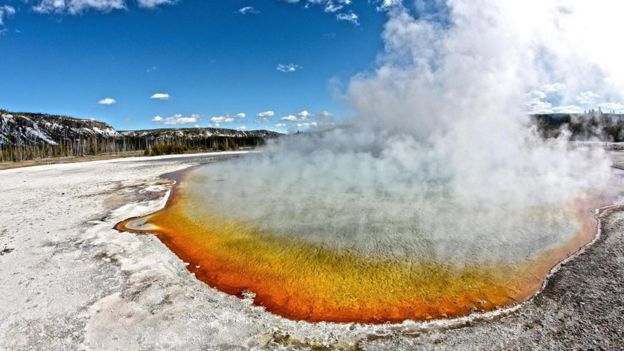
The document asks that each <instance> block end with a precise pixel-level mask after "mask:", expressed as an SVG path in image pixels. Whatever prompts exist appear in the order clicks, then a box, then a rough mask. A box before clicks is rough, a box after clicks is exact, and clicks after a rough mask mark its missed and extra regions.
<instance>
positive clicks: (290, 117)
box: [280, 115, 298, 122]
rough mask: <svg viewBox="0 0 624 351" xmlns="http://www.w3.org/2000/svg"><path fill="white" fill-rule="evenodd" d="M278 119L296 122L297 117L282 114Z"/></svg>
mask: <svg viewBox="0 0 624 351" xmlns="http://www.w3.org/2000/svg"><path fill="white" fill-rule="evenodd" d="M280 120H281V121H289V122H296V121H297V120H298V119H297V116H295V115H288V116H284V117H282V118H280Z"/></svg>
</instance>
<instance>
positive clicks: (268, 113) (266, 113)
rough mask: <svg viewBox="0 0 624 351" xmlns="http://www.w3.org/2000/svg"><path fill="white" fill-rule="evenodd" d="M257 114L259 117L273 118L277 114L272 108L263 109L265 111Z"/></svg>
mask: <svg viewBox="0 0 624 351" xmlns="http://www.w3.org/2000/svg"><path fill="white" fill-rule="evenodd" d="M257 116H258V117H259V118H271V117H273V116H275V111H272V110H268V111H263V112H260V113H258V115H257Z"/></svg>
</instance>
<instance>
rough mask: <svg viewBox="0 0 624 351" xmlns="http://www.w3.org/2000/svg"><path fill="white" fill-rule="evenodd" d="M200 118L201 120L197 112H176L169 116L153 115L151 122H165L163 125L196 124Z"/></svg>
mask: <svg viewBox="0 0 624 351" xmlns="http://www.w3.org/2000/svg"><path fill="white" fill-rule="evenodd" d="M200 120H201V116H200V115H198V114H192V115H190V116H184V115H182V114H176V115H173V116H171V117H161V116H155V117H154V118H152V122H153V123H155V124H165V125H185V124H197V123H198V122H199V121H200Z"/></svg>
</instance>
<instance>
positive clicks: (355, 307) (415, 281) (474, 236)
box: [118, 132, 598, 323]
mask: <svg viewBox="0 0 624 351" xmlns="http://www.w3.org/2000/svg"><path fill="white" fill-rule="evenodd" d="M333 133H336V132H333ZM333 133H329V134H333ZM300 138H301V141H303V140H308V139H310V138H312V139H314V138H315V137H308V136H301V137H300ZM291 142H295V143H297V145H298V147H297V148H296V149H291V151H285V150H288V148H285V147H284V145H288V144H289V143H291ZM317 142H318V140H317V141H314V142H312V144H315V145H317V144H316V143H317ZM318 145H320V144H318ZM404 146H405V147H408V146H407V145H404ZM292 150H297V151H292ZM308 151H309V152H308ZM377 151H379V150H377ZM408 154H409V155H411V153H408ZM398 155H401V157H398ZM398 155H394V156H393V155H391V154H389V153H388V150H387V149H385V151H381V152H376V151H375V150H369V149H367V148H366V147H365V148H360V149H358V148H352V149H349V151H346V150H342V151H335V152H332V153H329V152H328V150H327V149H323V148H320V149H319V150H315V151H312V150H306V148H305V147H302V146H301V143H300V141H297V140H296V137H295V138H293V139H291V140H290V141H289V140H286V141H284V142H282V143H281V144H280V146H279V147H278V148H277V149H276V150H269V151H267V152H265V153H263V154H257V155H247V156H245V157H242V158H239V159H233V160H228V161H224V162H219V163H213V164H207V165H203V166H200V167H197V168H194V169H191V170H189V171H185V172H183V173H182V174H179V175H178V176H177V178H178V184H177V185H176V186H175V188H174V190H173V192H172V195H171V197H170V199H169V202H168V204H167V206H166V207H165V208H164V209H163V210H161V211H159V212H156V213H154V214H152V215H149V216H146V217H144V218H139V219H131V220H128V221H126V222H124V223H121V224H120V225H119V226H118V228H119V229H121V230H129V231H134V232H149V233H154V234H156V235H157V236H158V237H159V238H160V239H161V240H162V241H163V243H165V244H166V245H167V246H168V247H169V248H170V249H171V250H172V251H174V252H175V253H176V254H177V255H178V256H179V257H180V258H181V259H182V260H184V261H185V262H188V263H189V266H188V267H189V269H190V270H191V271H192V272H193V273H195V275H196V276H197V278H198V279H200V280H202V281H204V282H205V283H207V284H208V285H210V286H212V287H214V288H217V289H219V290H221V291H223V292H226V293H228V294H233V295H237V296H242V295H248V294H249V293H251V294H252V296H254V303H255V304H257V305H260V306H264V307H265V308H266V309H267V311H269V312H272V313H275V314H278V315H280V316H283V317H286V318H290V319H294V320H305V321H311V322H318V321H331V322H362V323H383V322H400V321H403V320H428V319H436V318H451V317H458V316H463V315H467V314H470V313H473V312H482V311H489V310H493V309H496V308H499V307H501V306H509V305H511V304H515V303H519V302H523V301H526V300H527V299H529V298H530V297H532V296H533V295H534V294H535V293H536V292H537V291H538V290H539V289H540V288H541V286H542V284H543V282H544V279H545V278H546V276H547V275H548V272H549V271H550V269H551V268H552V267H553V266H555V265H556V264H557V263H558V262H560V261H561V260H563V259H565V258H566V257H568V256H569V255H570V254H572V253H574V252H576V251H577V250H578V249H579V248H581V247H582V246H584V245H586V244H587V243H588V242H590V241H591V240H592V239H593V238H594V235H595V233H596V223H595V222H594V218H593V216H592V214H593V212H592V209H593V208H596V207H597V206H598V197H597V196H594V195H595V194H594V195H591V194H592V193H591V192H589V191H588V192H584V193H580V192H573V193H567V194H566V193H562V192H561V188H562V187H563V188H564V189H568V188H569V186H570V184H566V183H565V182H570V180H569V179H552V183H549V182H546V183H544V182H543V180H542V181H541V182H535V179H531V177H543V176H544V175H540V174H538V173H534V172H535V169H534V168H532V167H529V168H528V169H529V170H530V172H529V173H532V174H533V175H532V176H531V175H529V174H527V175H523V176H521V177H520V178H519V177H518V174H514V175H511V174H507V176H508V182H503V183H501V182H500V180H499V179H498V178H497V177H498V176H499V175H498V174H494V173H492V174H490V175H489V176H490V177H491V178H492V179H488V176H487V174H486V176H485V177H483V178H482V181H481V182H480V183H479V184H481V186H480V187H477V186H476V184H473V183H471V182H468V183H466V177H461V178H459V179H458V178H457V177H455V176H453V175H452V174H451V173H448V172H446V171H444V168H443V167H442V165H441V164H436V163H437V161H436V160H437V159H438V158H437V157H436V158H429V157H422V156H417V157H416V158H414V157H413V156H412V157H408V159H405V158H404V157H407V156H406V155H405V154H402V153H401V154H398ZM415 155H418V153H416V154H415ZM572 155H573V153H572ZM522 162H523V161H522V160H515V161H514V164H515V165H516V166H518V163H520V164H522ZM447 166H448V165H447ZM524 166H526V167H528V165H524ZM503 173H505V172H503ZM525 176H526V177H527V179H524V180H523V179H522V178H524V177H525ZM490 182H492V183H490ZM525 182H528V183H529V184H530V183H535V185H536V188H535V189H531V188H529V187H528V186H527V184H526V183H525ZM469 184H471V185H472V187H469V186H468V185H469ZM501 184H503V186H501ZM544 185H548V187H543V186H544Z"/></svg>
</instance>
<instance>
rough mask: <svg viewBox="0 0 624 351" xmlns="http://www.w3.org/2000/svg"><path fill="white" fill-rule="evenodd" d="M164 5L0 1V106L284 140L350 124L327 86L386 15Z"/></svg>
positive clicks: (232, 3) (341, 75) (282, 5)
mask: <svg viewBox="0 0 624 351" xmlns="http://www.w3.org/2000/svg"><path fill="white" fill-rule="evenodd" d="M163 2H164V3H165V4H162V3H163ZM166 2H168V0H136V1H135V0H127V1H126V0H90V1H86V0H66V1H65V2H63V1H60V2H56V3H54V2H53V1H52V0H30V1H24V0H0V22H1V23H2V25H1V27H0V28H2V34H1V35H0V52H1V53H2V54H1V55H0V67H2V73H1V75H0V79H1V80H2V84H0V108H4V109H7V110H11V111H28V112H46V113H53V114H64V115H70V116H76V117H83V118H95V119H98V120H103V121H106V122H108V123H110V124H112V125H113V126H114V127H115V128H117V129H143V128H155V127H179V126H187V127H188V126H191V127H192V126H195V125H199V126H208V125H209V124H211V125H213V126H216V125H217V124H219V125H220V126H221V127H227V128H238V127H242V126H245V127H246V128H247V129H257V128H270V129H277V130H280V129H281V130H286V128H287V127H286V126H282V125H290V126H293V125H296V124H298V123H299V124H301V123H302V119H306V120H307V121H310V120H311V118H310V117H308V118H305V117H303V118H302V115H301V114H299V113H300V112H301V111H308V113H309V116H319V115H320V114H321V113H322V111H328V112H330V113H332V115H333V116H334V118H336V119H338V120H339V119H341V118H344V117H345V116H347V115H349V113H350V112H349V109H348V107H347V106H346V104H344V102H341V101H340V100H339V99H336V98H335V96H334V95H335V94H333V93H332V90H333V88H332V87H333V86H334V85H337V86H340V85H341V83H342V84H345V83H347V82H348V80H349V78H350V77H352V76H353V75H354V74H357V73H358V72H362V71H367V70H370V69H372V68H373V67H374V62H375V58H376V55H377V54H378V53H379V52H380V51H381V50H382V48H383V47H382V46H383V43H382V40H381V37H380V33H381V31H382V27H383V24H384V22H385V18H386V14H385V13H384V12H382V11H378V9H377V5H378V3H374V2H369V1H367V0H354V1H353V3H350V1H348V0H333V1H331V0H299V1H295V0H290V1H284V0H247V1H239V0H228V1H216V0H210V1H200V0H179V1H177V2H175V3H173V4H166ZM314 2H321V4H313V3H314ZM54 4H56V5H55V6H56V7H54V6H53V5H54ZM85 4H86V5H85ZM330 5H331V6H334V7H333V8H332V7H329V6H330ZM46 6H47V7H46ZM122 6H123V7H124V8H123V9H116V7H122ZM340 6H342V8H339V9H336V8H338V7H340ZM94 7H95V8H94ZM245 7H253V9H247V10H244V11H242V12H245V13H241V11H240V10H241V9H243V8H245ZM11 9H13V11H11ZM334 10H335V11H334ZM332 11H333V12H332ZM354 15H355V16H357V18H355V16H354ZM341 19H342V20H341ZM278 68H279V69H278ZM283 71H286V72H283ZM156 93H161V94H163V95H157V96H155V97H160V99H156V98H151V97H152V96H153V95H154V94H156ZM167 95H168V96H169V98H168V99H166V98H167ZM106 99H108V100H106ZM113 100H114V103H113ZM106 103H109V104H106ZM264 111H273V112H274V115H273V117H271V118H265V119H264V122H260V119H259V118H258V117H257V115H258V114H259V113H261V112H264ZM240 113H244V114H245V117H244V118H243V117H242V115H239V116H238V117H237V116H236V115H237V114H240ZM265 115H270V113H267V114H265ZM303 115H306V113H304V114H303ZM288 116H290V117H288ZM213 117H216V119H213ZM283 117H288V118H286V119H293V121H282V120H281V119H282V118H283ZM294 119H297V120H298V121H294ZM195 120H197V121H195ZM230 120H232V122H227V121H230ZM215 121H220V123H215ZM165 122H168V123H175V122H179V123H180V124H178V125H170V124H165ZM183 122H184V123H186V124H182V123H183Z"/></svg>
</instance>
